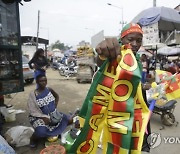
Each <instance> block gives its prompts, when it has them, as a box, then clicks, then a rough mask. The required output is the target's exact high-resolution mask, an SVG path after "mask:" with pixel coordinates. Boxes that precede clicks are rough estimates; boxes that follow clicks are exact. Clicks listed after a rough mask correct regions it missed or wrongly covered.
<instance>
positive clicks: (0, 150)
mask: <svg viewBox="0 0 180 154" xmlns="http://www.w3.org/2000/svg"><path fill="white" fill-rule="evenodd" d="M0 154H15V151H14V149H13V148H12V147H11V146H10V145H9V144H8V143H7V142H6V140H5V139H4V138H3V137H2V136H1V135H0Z"/></svg>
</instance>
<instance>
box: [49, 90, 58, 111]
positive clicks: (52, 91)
mask: <svg viewBox="0 0 180 154" xmlns="http://www.w3.org/2000/svg"><path fill="white" fill-rule="evenodd" d="M49 90H50V91H51V93H52V94H53V96H54V97H55V104H56V107H57V105H58V102H59V95H58V94H57V93H56V92H55V91H54V90H53V89H52V88H49Z"/></svg>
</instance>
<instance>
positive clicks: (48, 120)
mask: <svg viewBox="0 0 180 154" xmlns="http://www.w3.org/2000/svg"><path fill="white" fill-rule="evenodd" d="M41 119H42V120H43V121H44V123H45V125H48V124H49V123H50V122H51V121H50V119H49V118H47V117H42V118H41Z"/></svg>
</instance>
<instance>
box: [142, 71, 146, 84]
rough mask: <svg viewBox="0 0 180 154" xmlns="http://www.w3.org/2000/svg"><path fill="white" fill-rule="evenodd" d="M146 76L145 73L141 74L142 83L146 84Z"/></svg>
mask: <svg viewBox="0 0 180 154" xmlns="http://www.w3.org/2000/svg"><path fill="white" fill-rule="evenodd" d="M146 76H147V72H142V79H141V82H142V83H145V82H146Z"/></svg>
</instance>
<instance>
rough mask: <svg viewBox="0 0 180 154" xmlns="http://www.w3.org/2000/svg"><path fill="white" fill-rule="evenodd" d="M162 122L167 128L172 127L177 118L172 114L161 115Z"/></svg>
mask: <svg viewBox="0 0 180 154" xmlns="http://www.w3.org/2000/svg"><path fill="white" fill-rule="evenodd" d="M161 121H162V123H163V124H164V125H166V126H172V125H173V124H174V123H175V116H174V114H173V113H171V112H167V113H163V114H162V115H161Z"/></svg>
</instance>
